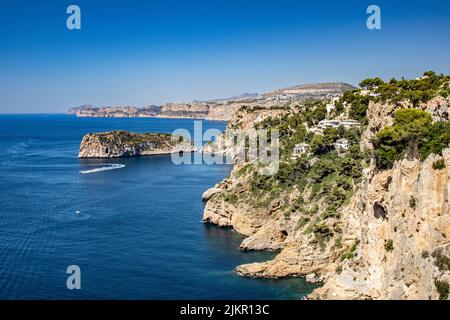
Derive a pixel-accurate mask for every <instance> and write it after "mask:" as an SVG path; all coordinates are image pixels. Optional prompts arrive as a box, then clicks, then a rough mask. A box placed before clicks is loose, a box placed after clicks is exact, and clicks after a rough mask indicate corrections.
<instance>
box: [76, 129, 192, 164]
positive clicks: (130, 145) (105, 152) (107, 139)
mask: <svg viewBox="0 0 450 320" xmlns="http://www.w3.org/2000/svg"><path fill="white" fill-rule="evenodd" d="M193 151H195V147H194V145H193V144H192V143H191V142H190V141H188V140H187V139H185V138H183V137H181V136H172V135H170V134H167V133H131V132H128V131H124V130H116V131H111V132H101V133H88V134H86V135H85V136H84V137H83V140H82V142H81V145H80V152H79V154H78V158H120V157H135V156H151V155H163V154H171V153H176V152H193Z"/></svg>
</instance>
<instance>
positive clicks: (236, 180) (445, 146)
mask: <svg viewBox="0 0 450 320" xmlns="http://www.w3.org/2000/svg"><path fill="white" fill-rule="evenodd" d="M424 79H426V78H424ZM438 79H439V81H440V82H438V81H435V80H434V79H433V81H434V82H433V86H435V87H432V89H435V92H438V93H441V92H442V93H443V94H444V95H445V94H446V90H448V88H449V83H450V81H449V80H450V78H448V77H443V78H438ZM420 81H422V82H419V80H418V81H415V80H413V81H410V82H406V81H405V83H402V84H401V85H400V86H403V85H404V87H408V88H410V87H414V86H415V85H417V86H419V85H421V86H423V85H424V83H423V82H424V81H427V80H420ZM430 82H431V81H430ZM434 83H436V84H434ZM425 84H427V83H425ZM396 88H397V84H396V83H394V84H389V85H386V86H385V87H382V86H380V88H379V89H377V88H371V91H372V92H371V93H370V94H369V93H363V91H361V90H360V91H355V92H352V93H351V94H348V95H345V96H344V97H341V99H340V100H339V101H338V102H337V107H338V108H339V112H333V113H332V114H328V117H336V118H344V117H348V116H349V115H352V116H354V117H357V116H360V118H359V120H360V122H361V127H360V128H354V129H351V130H347V131H346V130H344V129H343V128H341V129H339V128H336V129H326V130H324V131H323V132H322V133H320V134H317V133H316V132H317V130H315V126H316V125H317V122H318V120H319V119H320V118H321V117H323V115H322V116H320V117H319V118H317V119H316V118H315V117H317V115H319V114H321V113H322V111H321V110H322V106H320V105H317V104H316V105H306V106H300V107H299V108H294V109H288V110H283V109H279V110H276V109H265V110H259V109H254V110H249V109H241V110H239V111H238V112H237V113H236V114H235V115H234V117H233V118H232V120H231V121H230V122H229V125H228V129H227V130H232V129H248V128H261V127H263V128H278V129H279V130H280V131H281V138H280V141H281V143H280V144H281V158H280V169H279V172H278V173H277V174H276V175H274V176H272V177H259V176H258V175H257V172H256V169H257V168H258V165H257V164H256V163H252V162H248V163H238V164H235V166H234V168H233V170H232V172H231V174H230V176H229V177H228V178H226V179H224V180H223V181H222V182H220V183H218V184H217V185H216V186H214V187H213V188H212V189H210V190H208V191H207V192H205V194H204V196H203V198H204V200H205V201H206V205H205V209H204V215H203V220H204V221H205V222H206V223H212V224H217V225H219V226H227V227H232V228H234V229H235V230H236V231H237V232H239V233H241V234H243V235H245V236H247V238H246V239H245V240H244V241H243V242H242V244H241V249H242V250H280V252H279V254H278V255H277V256H276V257H275V258H274V259H273V260H269V261H266V262H260V263H250V264H245V265H241V266H238V267H237V268H236V272H237V273H238V274H240V275H242V276H248V277H267V278H277V277H285V276H306V278H307V280H309V281H313V282H321V283H323V286H322V287H321V288H318V289H316V290H315V291H314V292H313V293H312V294H311V295H310V296H309V298H311V299H448V292H449V285H448V284H449V281H450V279H449V277H450V271H449V269H450V258H449V256H450V240H449V239H450V203H449V198H450V193H449V190H450V148H449V142H450V140H449V138H450V137H449V135H448V129H447V128H449V126H448V125H449V122H448V121H449V118H448V114H449V113H448V111H449V106H450V99H449V98H448V96H447V97H443V96H440V95H439V94H438V95H437V96H435V97H434V98H433V97H431V98H424V99H423V101H418V102H412V101H411V100H408V99H405V100H401V101H395V99H397V98H398V97H397V96H396V95H397V94H398V92H401V90H398V89H396ZM394 89H395V90H394ZM392 92H395V94H393V93H392ZM430 92H431V89H430ZM403 95H404V96H408V97H409V96H413V94H410V93H409V92H408V93H402V96H401V97H400V98H402V99H403ZM385 96H387V97H389V99H387V98H385ZM413 97H414V96H413ZM397 100H400V99H397ZM364 107H365V108H366V109H364ZM361 109H362V110H363V112H361ZM401 109H405V110H419V111H418V112H412V111H411V112H406V113H405V114H406V115H407V116H406V117H405V118H401V119H400V115H398V118H396V119H394V117H395V115H396V112H397V111H398V110H401ZM422 110H423V111H422ZM420 112H425V113H426V114H428V115H430V118H429V119H430V120H429V121H430V123H429V124H427V125H428V126H429V128H430V129H429V131H430V132H440V133H439V134H437V135H435V136H433V135H430V134H428V133H426V136H425V138H423V139H422V140H420V142H418V141H419V140H418V139H419V137H418V136H417V132H416V131H414V130H415V129H414V126H415V123H414V121H415V120H414V119H413V117H411V115H415V116H419V115H420V116H421V117H423V115H422V113H420ZM424 119H426V120H427V121H428V118H427V117H424ZM431 119H432V121H433V125H432V124H431ZM396 121H397V122H399V123H400V124H401V125H402V127H401V128H402V130H411V132H412V136H413V138H412V139H410V140H405V139H406V138H405V137H406V136H407V133H405V132H404V131H400V129H398V131H396V130H397V128H392V129H389V130H387V131H384V132H383V133H382V134H380V131H382V130H383V129H384V128H390V127H392V126H393V125H394V124H395V123H396ZM420 121H421V120H420ZM403 126H404V127H403ZM421 126H422V124H420V125H419V128H420V127H421ZM405 128H406V129H405ZM411 128H413V129H411ZM436 128H444V129H442V130H441V131H436V130H437V129H436ZM311 129H312V130H311ZM427 130H428V129H427ZM427 130H425V131H427ZM427 132H428V131H427ZM388 134H389V137H395V138H396V139H398V141H399V142H398V143H399V144H400V146H399V145H394V144H392V141H391V140H389V141H388V142H385V143H388V144H389V143H391V144H390V145H386V146H383V147H384V148H385V149H381V151H383V152H384V153H382V152H380V150H379V148H381V147H380V146H379V144H380V142H377V139H381V138H383V137H384V138H385V137H386V136H387V135H388ZM342 137H345V138H346V139H348V141H349V144H350V147H349V149H348V150H347V151H346V152H345V154H342V153H340V152H338V150H333V146H332V144H331V142H332V141H335V140H336V139H341V138H342ZM402 139H404V140H402ZM328 141H331V142H328ZM402 141H403V142H402ZM299 142H302V143H308V144H309V145H310V147H311V152H310V153H309V154H304V155H302V156H301V157H300V158H294V157H292V148H293V144H295V143H299ZM402 144H403V145H402ZM430 145H432V146H433V147H432V148H431V149H432V150H434V152H436V153H433V152H430V147H429V146H430ZM437 145H439V148H435V146H437ZM395 148H396V149H395ZM403 149H405V150H406V151H405V152H404V153H401V154H396V153H395V152H400V151H399V150H403ZM386 150H387V151H388V152H386ZM394 150H395V151H394ZM423 154H426V156H425V158H422V157H423ZM419 155H421V156H419ZM382 156H383V157H385V158H386V159H389V160H391V158H392V159H394V160H395V159H398V160H395V161H394V162H393V165H392V166H391V167H388V168H383V167H381V166H380V163H381V161H380V159H379V158H380V157H382ZM390 157H391V158H390Z"/></svg>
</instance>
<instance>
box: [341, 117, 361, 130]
mask: <svg viewBox="0 0 450 320" xmlns="http://www.w3.org/2000/svg"><path fill="white" fill-rule="evenodd" d="M339 125H340V126H344V128H345V129H349V128H352V127H360V126H361V124H360V123H359V122H358V121H356V120H353V119H345V120H341V121H340V122H339Z"/></svg>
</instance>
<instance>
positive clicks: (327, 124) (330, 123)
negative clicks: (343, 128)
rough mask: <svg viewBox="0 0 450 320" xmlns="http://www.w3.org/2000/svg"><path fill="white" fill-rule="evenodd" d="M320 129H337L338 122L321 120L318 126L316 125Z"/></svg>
mask: <svg viewBox="0 0 450 320" xmlns="http://www.w3.org/2000/svg"><path fill="white" fill-rule="evenodd" d="M317 127H318V128H320V129H325V128H337V127H339V121H337V120H321V121H320V122H319V124H318V125H317Z"/></svg>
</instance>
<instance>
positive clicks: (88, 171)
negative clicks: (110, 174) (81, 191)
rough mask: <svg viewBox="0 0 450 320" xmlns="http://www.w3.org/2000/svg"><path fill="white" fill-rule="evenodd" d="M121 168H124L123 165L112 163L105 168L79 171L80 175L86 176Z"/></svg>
mask: <svg viewBox="0 0 450 320" xmlns="http://www.w3.org/2000/svg"><path fill="white" fill-rule="evenodd" d="M122 168H125V165H124V164H117V163H112V164H108V165H107V166H106V167H101V168H95V169H90V170H81V171H80V173H81V174H88V173H96V172H102V171H108V170H115V169H122Z"/></svg>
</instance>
